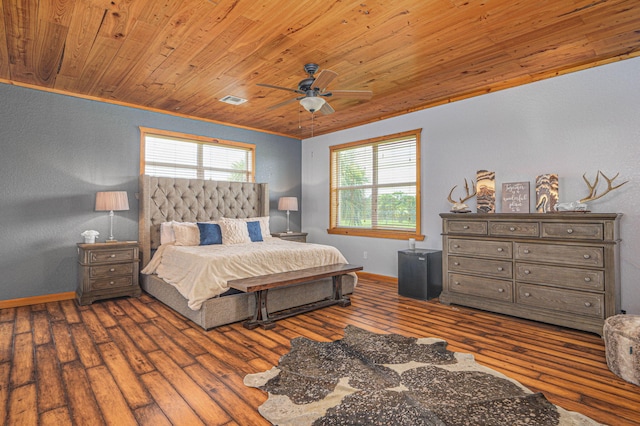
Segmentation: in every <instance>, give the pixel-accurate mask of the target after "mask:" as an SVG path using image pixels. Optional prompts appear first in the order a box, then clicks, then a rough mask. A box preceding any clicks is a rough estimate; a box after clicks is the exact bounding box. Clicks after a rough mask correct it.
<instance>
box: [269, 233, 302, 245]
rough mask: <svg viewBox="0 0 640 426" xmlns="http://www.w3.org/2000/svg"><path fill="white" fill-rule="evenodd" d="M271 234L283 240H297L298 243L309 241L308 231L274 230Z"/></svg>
mask: <svg viewBox="0 0 640 426" xmlns="http://www.w3.org/2000/svg"><path fill="white" fill-rule="evenodd" d="M271 236H272V237H276V238H280V239H282V240H287V241H295V242H297V243H306V242H307V233H306V232H274V233H272V234H271Z"/></svg>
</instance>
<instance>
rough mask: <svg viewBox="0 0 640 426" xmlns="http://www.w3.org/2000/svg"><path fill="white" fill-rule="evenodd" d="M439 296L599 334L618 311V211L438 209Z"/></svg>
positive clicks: (445, 301)
mask: <svg viewBox="0 0 640 426" xmlns="http://www.w3.org/2000/svg"><path fill="white" fill-rule="evenodd" d="M440 216H441V218H442V231H443V232H442V247H443V255H442V267H443V289H442V293H441V295H440V301H441V302H442V303H445V304H457V305H463V306H469V307H474V308H478V309H483V310H487V311H492V312H498V313H502V314H507V315H512V316H516V317H521V318H526V319H530V320H535V321H541V322H546V323H550V324H555V325H560V326H564V327H569V328H574V329H578V330H583V331H588V332H592V333H597V334H600V335H601V334H602V327H603V325H604V320H605V319H606V318H607V317H610V316H612V315H615V314H617V313H619V312H620V273H619V269H620V268H619V243H620V237H619V220H620V217H621V214H618V213H602V214H600V213H531V214H527V213H496V214H472V213H471V214H454V213H442V214H441V215H440Z"/></svg>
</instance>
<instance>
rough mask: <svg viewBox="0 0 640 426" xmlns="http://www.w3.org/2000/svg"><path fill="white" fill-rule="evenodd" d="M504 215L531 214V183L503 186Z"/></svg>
mask: <svg viewBox="0 0 640 426" xmlns="http://www.w3.org/2000/svg"><path fill="white" fill-rule="evenodd" d="M502 213H529V182H510V183H503V184H502Z"/></svg>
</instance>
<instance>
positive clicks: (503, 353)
mask: <svg viewBox="0 0 640 426" xmlns="http://www.w3.org/2000/svg"><path fill="white" fill-rule="evenodd" d="M352 302H353V303H352V305H351V306H350V307H346V308H342V307H338V306H333V307H330V308H325V309H322V310H318V311H314V312H310V313H307V314H304V315H298V316H296V317H292V318H288V319H286V320H282V321H279V322H278V323H277V326H276V328H275V329H273V330H269V331H265V330H262V329H256V330H251V331H249V330H246V329H244V328H243V327H242V325H241V324H240V323H237V324H233V325H229V326H224V327H219V328H217V329H214V330H211V331H208V332H206V331H204V330H202V329H201V328H199V327H198V326H196V325H194V324H193V323H191V322H189V321H188V320H186V319H184V318H183V317H181V316H179V315H177V314H175V313H174V312H173V311H171V310H169V309H168V308H166V307H165V306H164V305H162V304H161V303H159V302H157V301H155V300H154V299H153V298H151V297H149V296H147V295H143V296H142V297H141V298H139V299H135V298H124V299H117V300H110V301H104V302H96V303H94V304H93V305H90V306H83V307H79V306H78V305H76V303H75V302H74V301H72V300H69V301H64V302H52V303H46V304H40V305H33V306H26V307H20V308H12V309H3V310H0V423H1V424H6V425H18V424H19V425H31V424H33V425H37V424H39V425H66V424H75V425H99V424H113V425H129V424H131V425H135V424H142V425H153V426H161V425H169V424H175V425H196V424H206V425H242V426H245V425H264V424H268V422H266V421H265V420H264V419H263V418H262V417H261V416H260V415H259V414H258V412H257V407H258V406H259V405H260V404H262V403H263V402H264V401H265V400H266V395H265V394H264V393H263V392H262V391H260V390H257V389H253V388H248V387H246V386H244V385H243V383H242V380H243V377H244V376H245V375H246V374H248V373H255V372H258V371H264V370H267V369H269V368H271V367H272V366H273V365H274V364H276V363H277V361H278V359H279V357H280V356H281V355H283V354H285V353H287V352H288V350H289V342H290V340H291V339H293V338H295V337H298V336H305V337H308V338H310V339H314V340H321V341H328V340H334V339H339V338H341V337H342V331H343V329H344V327H345V326H346V325H348V324H352V325H355V326H358V327H361V328H365V329H367V330H371V331H374V332H378V333H398V334H402V335H405V336H415V337H427V336H431V337H440V338H444V339H446V340H447V341H448V343H449V349H450V350H453V351H459V352H470V353H472V354H474V355H475V357H476V359H477V360H478V362H480V363H481V364H484V365H487V366H489V367H491V368H494V369H496V370H499V371H501V372H502V373H504V374H506V375H507V376H509V377H512V378H514V379H516V380H519V381H520V382H521V383H522V384H524V385H525V386H527V387H529V388H530V389H531V390H533V391H540V392H543V393H544V394H545V395H546V397H547V398H548V399H549V400H550V401H551V402H553V403H556V404H558V405H560V406H562V407H564V408H566V409H568V410H572V411H578V412H581V413H583V414H585V415H587V416H589V417H591V418H593V419H595V420H597V421H599V422H602V423H606V424H610V425H616V426H617V425H638V424H640V387H638V386H635V385H632V384H630V383H627V382H625V381H623V380H622V379H620V378H618V377H616V376H615V375H614V374H613V373H611V372H610V371H609V370H608V369H607V366H606V361H605V357H604V345H603V341H602V339H601V338H600V337H599V336H596V335H594V334H588V333H583V332H578V331H572V330H568V329H563V328H559V327H555V326H549V325H544V324H540V323H534V322H530V321H525V320H519V319H515V318H511V317H506V316H500V315H495V314H490V313H486V312H481V311H476V310H473V309H467V308H462V307H454V306H445V305H441V304H439V303H438V302H437V301H429V302H423V301H418V300H413V299H408V298H404V297H401V296H398V295H397V291H396V287H395V286H394V285H392V284H388V283H382V282H377V281H372V280H368V279H361V280H360V283H359V285H358V288H357V289H356V292H355V294H354V295H353V296H352Z"/></svg>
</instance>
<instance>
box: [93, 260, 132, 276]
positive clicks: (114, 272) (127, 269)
mask: <svg viewBox="0 0 640 426" xmlns="http://www.w3.org/2000/svg"><path fill="white" fill-rule="evenodd" d="M132 273H133V264H132V263H114V264H112V265H100V266H91V267H90V268H89V276H90V277H91V278H106V277H115V276H118V275H131V274H132Z"/></svg>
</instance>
